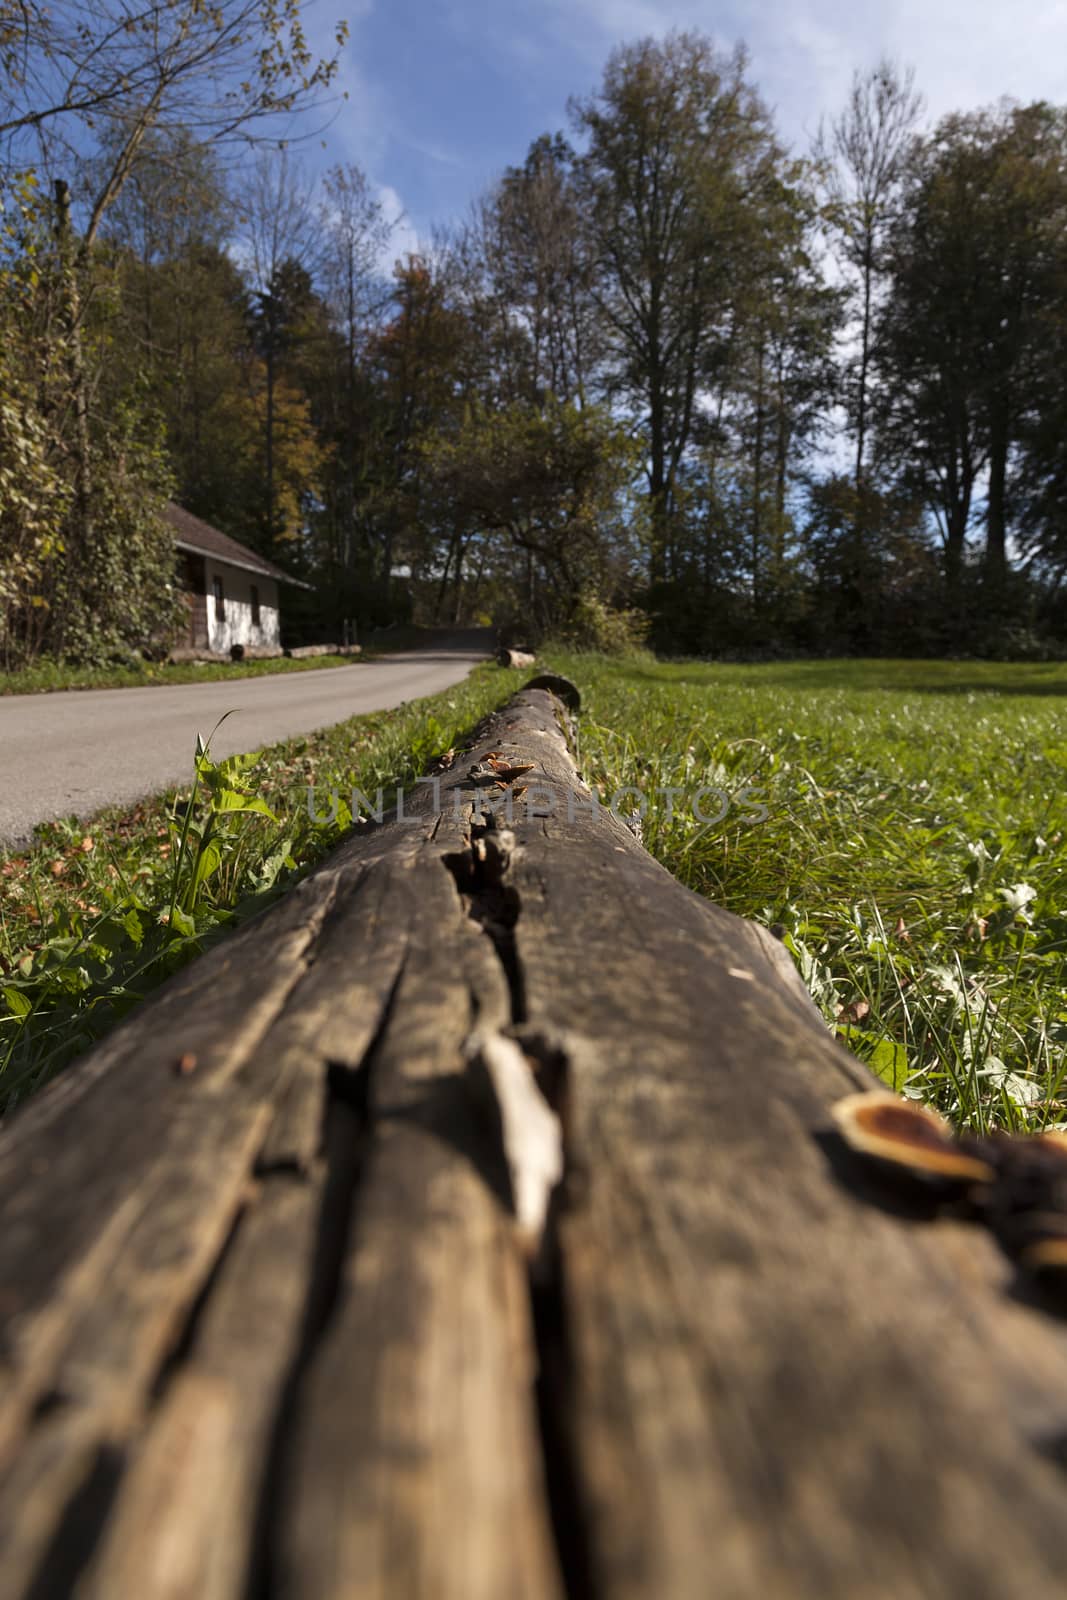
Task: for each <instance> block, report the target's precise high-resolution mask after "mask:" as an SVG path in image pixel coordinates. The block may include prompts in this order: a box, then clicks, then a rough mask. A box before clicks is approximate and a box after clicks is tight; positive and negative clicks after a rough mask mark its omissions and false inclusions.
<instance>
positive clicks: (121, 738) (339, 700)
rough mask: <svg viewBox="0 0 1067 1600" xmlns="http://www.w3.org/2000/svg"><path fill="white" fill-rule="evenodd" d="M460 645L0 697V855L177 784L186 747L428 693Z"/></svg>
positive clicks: (236, 739)
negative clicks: (72, 821)
mask: <svg viewBox="0 0 1067 1600" xmlns="http://www.w3.org/2000/svg"><path fill="white" fill-rule="evenodd" d="M487 654H488V645H485V646H481V645H480V641H479V642H478V643H474V642H472V641H471V638H470V636H469V635H468V636H467V637H466V638H461V639H458V640H456V641H455V642H454V643H451V644H445V645H436V644H435V645H434V646H433V647H431V648H429V649H422V650H412V651H404V652H402V653H398V654H396V655H392V656H385V657H383V658H382V659H381V660H378V661H360V662H353V664H352V665H351V666H347V667H329V668H327V669H325V670H324V671H321V672H294V673H279V674H277V675H276V676H273V677H266V678H234V679H232V680H230V681H228V682H223V683H192V684H180V685H175V686H174V687H167V688H152V689H79V690H71V691H64V692H63V693H60V694H28V695H4V696H0V845H4V846H11V845H13V844H21V843H23V842H25V841H26V840H27V839H28V838H29V837H30V835H31V833H32V830H33V827H34V824H35V823H37V822H44V821H47V820H50V819H51V818H54V817H66V816H72V815H74V816H78V817H89V816H92V815H93V814H94V813H95V812H97V811H99V810H100V809H101V807H103V806H109V805H114V804H117V803H120V802H121V803H127V802H133V801H136V800H139V799H141V798H142V797H143V796H144V795H147V794H157V793H159V791H160V790H162V789H166V788H167V787H168V786H169V785H171V784H174V783H181V782H183V781H185V780H187V779H188V777H189V774H190V772H191V770H192V763H193V754H194V751H195V748H196V736H197V734H198V733H203V734H204V735H205V737H206V736H207V734H209V733H210V732H211V730H212V728H213V727H214V726H215V724H216V722H217V721H218V720H219V718H220V717H221V716H222V715H223V713H224V712H227V711H231V710H232V711H234V712H235V715H234V716H232V717H229V718H227V720H226V721H225V722H224V723H223V724H222V727H221V728H220V729H219V731H218V733H217V734H216V735H215V737H214V739H213V740H212V741H211V749H212V752H213V754H215V755H218V756H227V755H233V754H234V753H235V752H236V751H245V750H258V749H261V748H262V747H263V746H264V745H268V744H275V743H276V742H277V741H278V740H279V739H286V738H289V737H290V736H291V735H293V734H297V733H308V732H310V731H311V730H312V729H315V728H325V727H329V726H330V725H331V724H333V723H336V722H343V721H344V720H345V718H346V717H353V716H357V715H358V714H359V713H361V712H365V711H384V710H387V709H389V707H391V706H398V705H400V704H401V703H402V702H403V701H405V700H417V699H420V698H421V697H422V696H423V695H429V694H437V693H438V692H439V691H440V690H442V689H447V688H449V686H450V685H451V684H454V683H459V682H460V680H461V679H463V678H465V677H466V676H467V673H468V672H469V671H470V669H471V667H472V666H473V665H474V663H475V662H476V661H480V660H484V659H485V657H486V655H487Z"/></svg>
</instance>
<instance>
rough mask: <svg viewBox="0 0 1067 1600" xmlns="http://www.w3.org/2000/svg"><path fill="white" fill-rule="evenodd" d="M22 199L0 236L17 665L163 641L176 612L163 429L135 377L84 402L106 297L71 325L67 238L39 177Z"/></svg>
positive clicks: (8, 530) (2, 555) (4, 642)
mask: <svg viewBox="0 0 1067 1600" xmlns="http://www.w3.org/2000/svg"><path fill="white" fill-rule="evenodd" d="M16 200H17V204H16V205H15V206H14V207H13V208H12V211H11V212H9V220H8V221H7V222H6V225H5V227H4V229H3V231H2V234H0V352H2V354H0V652H2V654H3V656H4V657H5V659H6V660H7V662H8V664H9V665H14V664H18V663H19V662H21V661H22V660H25V659H27V658H28V657H30V656H32V655H33V654H35V653H36V652H37V651H39V650H48V651H50V652H51V653H53V654H55V655H60V656H68V657H70V658H73V659H80V660H89V661H100V660H103V659H106V658H107V657H108V656H109V655H114V654H123V653H125V652H127V651H129V650H131V649H135V648H157V647H159V646H160V645H161V644H165V643H166V642H167V640H168V636H169V632H170V630H171V628H172V627H173V625H174V621H175V618H176V614H177V612H176V596H175V594H174V592H173V589H172V587H171V580H172V578H173V573H174V545H173V540H172V538H171V535H170V532H169V530H168V529H167V528H166V526H165V525H164V524H163V522H162V520H161V518H160V516H159V512H160V511H161V508H162V505H163V502H164V500H165V499H166V497H167V495H168V494H169V492H170V479H169V474H168V471H167V464H166V460H165V457H164V454H163V451H162V448H161V441H160V436H159V429H158V425H157V423H156V419H155V418H154V417H153V416H152V414H151V412H150V410H149V409H148V408H147V407H146V406H145V405H144V402H143V397H142V396H141V395H140V394H139V393H138V388H137V385H136V384H133V385H131V386H130V387H129V388H127V389H125V390H116V391H115V392H114V393H113V394H111V395H110V396H109V403H108V405H107V408H106V409H104V408H102V407H99V406H97V405H88V404H86V405H84V406H83V405H82V404H81V402H82V401H88V400H89V399H90V398H95V397H96V396H97V395H98V394H99V393H100V391H101V388H102V383H103V379H104V378H105V376H106V374H107V368H108V349H109V334H110V330H109V327H108V315H109V313H108V310H107V302H106V301H105V300H104V299H103V297H101V301H100V305H99V307H98V308H97V309H96V310H95V313H94V316H93V319H92V320H91V321H90V322H89V323H88V324H87V325H86V327H84V328H83V327H81V326H80V325H79V326H73V325H72V324H71V321H70V318H69V307H70V291H69V284H68V281H67V277H68V271H69V258H68V256H67V253H66V250H65V248H64V245H65V241H64V240H62V239H61V238H57V237H56V234H55V230H54V229H51V228H49V226H48V222H47V209H48V208H47V207H46V206H44V205H42V204H41V203H40V202H39V201H38V199H37V197H36V192H35V187H34V185H33V184H32V182H31V181H29V180H27V181H26V182H25V183H24V184H23V185H22V187H21V189H20V190H19V191H18V192H17V195H16ZM12 213H13V214H12ZM75 348H76V349H77V356H76V363H77V367H78V369H79V370H80V371H81V373H82V374H83V375H84V378H85V383H84V385H83V386H82V387H81V388H80V389H78V388H76V387H75V386H74V385H72V383H71V370H72V365H73V358H72V351H73V350H74V349H75ZM90 459H92V460H93V461H94V462H96V463H97V465H98V468H99V470H98V472H97V473H96V474H95V476H93V477H88V476H87V475H86V474H85V472H84V464H85V463H86V462H87V461H88V460H90ZM86 528H89V529H91V530H92V535H93V536H92V538H91V539H90V540H86V539H85V538H84V532H85V530H86Z"/></svg>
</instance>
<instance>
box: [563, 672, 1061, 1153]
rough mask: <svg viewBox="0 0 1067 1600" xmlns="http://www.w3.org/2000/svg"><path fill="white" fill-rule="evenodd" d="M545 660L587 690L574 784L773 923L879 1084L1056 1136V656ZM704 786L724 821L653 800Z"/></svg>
mask: <svg viewBox="0 0 1067 1600" xmlns="http://www.w3.org/2000/svg"><path fill="white" fill-rule="evenodd" d="M552 664H553V666H555V667H556V668H557V669H558V670H560V671H563V672H566V673H567V674H568V675H569V676H571V677H573V678H574V679H576V681H577V682H578V683H579V684H580V685H581V687H582V690H583V716H582V720H581V751H580V757H581V762H582V766H583V768H584V770H585V773H586V776H587V777H588V778H589V779H590V781H592V782H593V783H594V784H595V785H596V786H598V787H599V788H600V790H601V791H602V792H603V794H604V795H605V797H607V798H610V796H611V794H612V793H613V792H614V791H615V790H616V789H617V788H618V787H619V786H620V785H622V784H632V785H635V786H636V787H638V788H640V789H641V790H642V791H643V792H644V794H645V795H647V796H648V797H649V801H650V805H649V813H648V816H647V818H646V821H645V825H644V837H645V842H646V844H647V845H648V847H649V848H650V849H651V850H652V852H653V853H654V854H655V855H656V856H658V857H659V859H660V860H661V861H663V863H664V864H665V865H666V866H668V867H669V868H670V869H671V871H672V872H674V873H675V874H677V876H678V877H679V878H680V879H681V880H682V881H683V882H684V883H686V884H688V885H689V887H691V888H693V889H695V890H697V891H698V892H699V893H701V894H704V895H707V896H709V897H710V898H711V899H713V900H715V901H717V902H718V903H719V904H721V905H723V906H726V907H727V908H728V909H730V910H731V911H735V912H737V913H738V914H739V915H741V916H746V917H751V918H754V919H755V920H757V921H759V922H762V923H764V924H766V925H770V926H775V927H776V928H777V929H778V930H779V931H780V932H781V933H782V934H783V935H784V938H785V941H786V943H787V945H788V947H789V948H790V950H791V951H792V952H793V955H794V957H795V959H796V961H797V963H798V965H799V967H800V971H801V973H802V975H803V977H804V979H805V981H806V982H807V984H808V987H809V989H810V990H811V992H812V994H813V996H814V998H815V1000H816V1002H817V1004H818V1005H819V1007H820V1009H821V1010H822V1012H823V1015H824V1016H825V1017H826V1019H827V1021H828V1022H829V1023H830V1024H831V1025H832V1026H833V1027H834V1028H835V1029H836V1030H837V1031H838V1033H839V1034H840V1035H841V1037H842V1038H843V1039H844V1040H845V1042H846V1043H847V1044H848V1045H849V1046H850V1047H851V1048H852V1049H853V1050H854V1051H855V1052H856V1053H857V1054H858V1055H860V1056H861V1057H862V1058H863V1059H865V1060H866V1061H868V1062H869V1063H870V1065H871V1066H872V1068H873V1069H874V1070H875V1071H876V1072H877V1073H878V1074H879V1076H881V1077H882V1078H883V1079H884V1080H885V1081H886V1082H887V1083H888V1084H890V1085H891V1086H892V1087H894V1088H896V1089H900V1090H903V1091H904V1092H905V1093H906V1094H909V1095H914V1096H916V1097H921V1098H922V1099H923V1100H925V1101H927V1102H929V1103H931V1104H933V1105H936V1106H937V1107H939V1108H940V1109H941V1110H942V1111H944V1112H945V1113H946V1114H948V1115H949V1116H951V1117H952V1118H953V1119H954V1120H955V1121H957V1122H958V1123H961V1124H965V1125H968V1126H971V1127H974V1128H979V1129H985V1128H987V1127H990V1126H1004V1127H1009V1128H1020V1127H1037V1126H1045V1125H1063V1123H1064V1121H1065V1118H1067V1112H1065V1109H1064V1108H1065V1102H1067V994H1065V978H1067V840H1065V817H1064V812H1065V809H1067V803H1065V799H1064V796H1065V794H1067V667H1065V666H1064V665H1063V664H1062V663H1061V664H1033V665H1030V664H1027V665H1005V664H1004V663H996V662H981V663H975V662H916V661H861V662H856V661H819V662H799V663H779V664H769V665H760V666H725V665H709V664H701V663H685V662H682V663H674V664H664V663H657V662H655V661H654V660H652V659H651V658H646V657H643V656H641V657H636V658H633V659H630V660H622V661H618V660H616V661H610V660H607V659H605V658H602V657H595V656H584V655H583V656H574V655H566V654H563V653H560V652H553V654H552ZM702 785H705V786H710V787H713V788H717V789H720V790H723V791H725V792H726V796H727V801H728V803H729V805H730V809H729V810H727V812H726V815H725V816H724V817H723V818H722V820H721V821H718V822H707V823H701V822H699V821H698V820H696V818H695V817H694V816H693V813H692V810H691V807H690V806H689V805H688V804H687V803H686V800H685V799H684V798H681V799H679V800H676V802H675V815H674V817H673V819H668V815H667V806H666V801H665V799H664V798H663V797H660V798H658V799H657V798H656V796H655V794H654V791H655V790H656V789H657V788H662V787H666V786H674V787H676V788H678V789H681V790H682V791H683V792H684V795H685V796H691V795H692V794H693V793H694V792H695V791H696V790H697V789H698V788H700V787H701V786H702ZM746 785H754V786H756V787H758V789H759V790H760V791H761V794H760V795H759V796H749V797H748V800H747V803H746V800H745V798H744V797H743V796H741V795H739V793H738V791H740V790H742V789H743V788H745V786H746ZM756 801H761V802H762V804H763V805H765V806H766V808H767V816H766V819H765V820H763V821H753V820H751V819H752V817H753V815H754V814H755V813H754V809H753V808H754V803H755V802H756ZM634 804H635V802H634V801H633V800H631V801H629V802H627V803H626V807H625V808H626V809H632V808H633V806H634ZM721 808H722V806H721V802H719V801H717V800H714V799H712V798H711V797H707V798H706V800H705V802H704V804H703V805H702V810H703V812H704V814H705V815H706V816H714V815H715V813H716V812H717V811H718V810H720V809H721Z"/></svg>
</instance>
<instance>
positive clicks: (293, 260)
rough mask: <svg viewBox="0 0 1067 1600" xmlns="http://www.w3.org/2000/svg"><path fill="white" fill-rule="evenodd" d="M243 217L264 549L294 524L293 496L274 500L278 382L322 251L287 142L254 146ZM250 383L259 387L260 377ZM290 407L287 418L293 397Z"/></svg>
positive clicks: (308, 196)
mask: <svg viewBox="0 0 1067 1600" xmlns="http://www.w3.org/2000/svg"><path fill="white" fill-rule="evenodd" d="M244 217H245V233H246V244H247V248H248V255H249V269H248V270H249V277H250V280H251V287H252V312H251V319H250V321H251V327H252V332H253V340H254V347H255V351H256V354H257V355H258V357H259V359H260V362H261V363H262V371H263V375H264V379H265V383H264V387H263V391H262V405H261V406H259V407H258V409H259V411H260V415H261V417H262V426H263V501H262V511H261V514H260V518H259V519H258V520H259V528H258V536H257V543H259V544H260V545H261V546H262V547H263V549H264V550H265V551H268V552H269V551H271V549H272V547H273V546H274V543H275V541H276V540H278V539H279V538H285V537H291V536H292V535H293V533H294V531H295V530H294V528H293V525H292V521H291V516H292V506H291V504H290V506H289V507H288V510H287V511H283V509H282V507H281V506H280V505H279V494H278V483H277V477H278V474H277V460H276V456H277V445H278V440H277V434H278V426H279V408H278V404H277V399H278V387H279V383H280V381H281V379H282V376H283V371H284V367H285V364H286V361H287V358H292V356H293V354H294V352H295V349H296V347H297V346H298V344H299V342H300V340H301V338H302V337H303V336H304V335H306V333H307V331H308V328H309V321H310V319H311V316H312V314H313V302H314V293H313V284H312V274H313V272H314V271H315V270H316V268H317V266H318V264H319V259H320V253H321V244H320V229H319V215H318V209H317V206H316V201H315V191H314V186H313V184H312V183H311V181H310V180H309V179H308V178H307V177H306V176H305V175H304V173H303V172H302V171H301V170H300V169H299V168H298V167H297V166H295V165H294V164H293V163H292V162H291V161H290V159H289V155H288V153H287V152H286V151H285V150H282V151H261V152H260V153H259V155H258V157H257V160H256V162H255V166H254V168H253V172H252V175H251V178H250V180H249V182H248V186H247V189H246V193H245V212H244ZM290 387H291V388H292V379H291V378H290ZM255 388H256V392H257V394H258V393H259V385H258V384H257V385H256V386H255ZM290 398H292V396H290ZM289 413H290V421H291V419H292V407H291V405H290V407H289Z"/></svg>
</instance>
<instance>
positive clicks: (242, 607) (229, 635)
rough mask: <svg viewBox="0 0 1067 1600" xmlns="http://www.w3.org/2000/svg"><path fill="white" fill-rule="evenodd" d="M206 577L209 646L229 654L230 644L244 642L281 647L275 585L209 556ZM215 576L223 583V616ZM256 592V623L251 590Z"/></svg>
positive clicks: (254, 646)
mask: <svg viewBox="0 0 1067 1600" xmlns="http://www.w3.org/2000/svg"><path fill="white" fill-rule="evenodd" d="M205 567H206V577H207V636H208V648H209V649H210V650H218V651H221V653H222V654H223V655H226V654H228V652H229V650H230V646H231V645H235V644H243V645H245V646H246V647H248V648H249V649H255V650H278V649H280V648H281V620H280V617H279V613H278V584H277V581H276V580H275V579H274V578H267V577H264V576H263V575H261V574H260V573H256V572H248V571H247V570H246V569H245V568H244V567H231V566H230V564H229V563H228V562H226V561H218V560H216V558H215V557H214V556H208V557H207V558H206V561H205ZM216 579H220V580H221V582H222V613H223V614H222V615H221V616H220V615H219V603H218V600H217V598H216V592H217V591H216ZM253 588H255V589H256V590H257V591H258V594H259V625H258V626H257V625H256V624H255V623H254V622H253V620H252V590H253Z"/></svg>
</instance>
